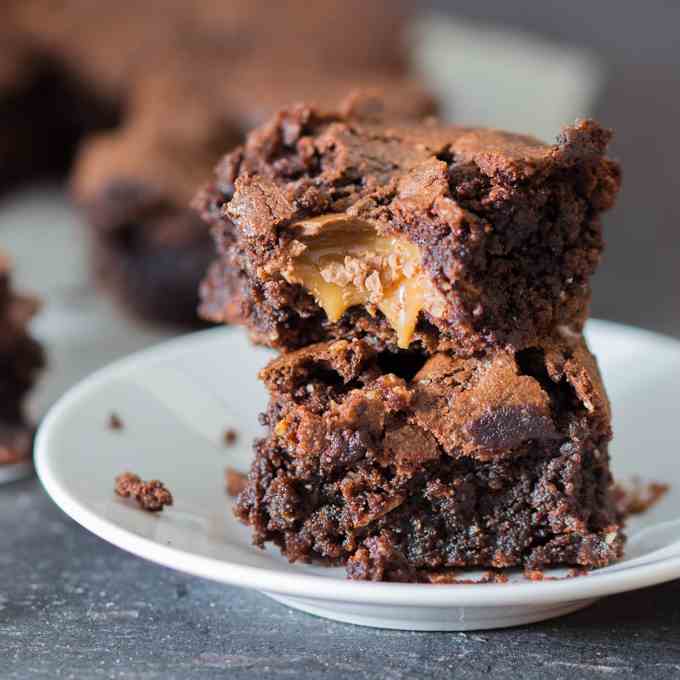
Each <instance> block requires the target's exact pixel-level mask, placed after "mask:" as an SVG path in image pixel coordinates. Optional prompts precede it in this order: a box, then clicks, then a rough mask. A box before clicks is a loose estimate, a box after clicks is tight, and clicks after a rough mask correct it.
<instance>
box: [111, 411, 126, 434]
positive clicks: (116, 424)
mask: <svg viewBox="0 0 680 680" xmlns="http://www.w3.org/2000/svg"><path fill="white" fill-rule="evenodd" d="M124 427H125V424H124V423H123V421H122V420H121V418H120V416H119V415H118V414H117V413H115V412H113V411H112V412H111V415H109V430H122V429H123V428H124Z"/></svg>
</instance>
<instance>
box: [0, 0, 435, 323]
mask: <svg viewBox="0 0 680 680" xmlns="http://www.w3.org/2000/svg"><path fill="white" fill-rule="evenodd" d="M403 9H404V8H403V6H401V4H400V3H392V2H387V1H386V0H380V1H376V2H368V3H367V2H361V1H360V0H347V1H344V2H338V1H336V0H319V1H318V2H314V3H308V2H303V1H302V0H293V1H292V2H287V3H269V2H265V1H264V0H247V1H246V0H229V1H225V2H221V3H215V2H212V0H199V1H198V2H192V3H187V2H185V1H184V0H181V1H180V0H163V1H162V2H161V1H154V2H147V3H138V2H130V1H129V0H127V1H126V0H122V1H120V2H116V3H108V2H107V3H93V2H90V1H89V0H65V1H63V2H59V3H54V2H51V1H50V0H22V1H19V0H10V1H9V2H8V3H7V4H5V5H3V7H2V9H0V24H2V25H3V26H4V28H3V29H2V30H4V31H5V32H6V33H7V35H8V36H11V40H9V39H8V40H3V41H2V45H1V46H0V111H3V112H5V111H6V112H8V115H5V116H3V117H2V119H0V166H2V167H8V168H9V169H10V171H11V172H12V174H13V175H15V177H10V176H9V174H8V176H7V177H2V176H0V182H3V183H4V184H6V183H7V182H8V181H9V180H10V179H22V178H25V177H27V176H30V175H31V174H32V173H37V172H38V171H42V170H43V169H50V170H58V169H63V168H64V167H65V166H67V165H68V163H69V161H70V159H72V158H73V156H74V153H75V161H74V166H73V170H72V190H73V196H74V198H75V201H76V202H77V204H78V205H80V206H81V207H82V208H83V210H84V213H85V215H86V218H87V221H88V222H89V224H90V225H91V241H92V252H93V262H94V268H95V271H96V273H97V275H98V279H99V280H100V281H101V282H102V283H104V284H105V285H106V286H107V287H108V288H110V289H112V290H113V291H115V292H116V293H117V295H118V297H119V298H120V299H121V300H122V301H123V302H125V303H126V305H127V306H128V308H129V309H131V310H132V311H133V312H135V313H137V314H138V315H139V316H141V317H142V318H145V319H151V320H158V321H167V322H172V323H179V324H192V323H195V322H196V315H195V307H196V304H197V293H196V290H197V287H198V282H199V280H200V277H201V274H202V273H203V272H204V270H205V269H206V267H207V265H208V263H209V261H210V259H211V247H210V243H209V237H208V235H207V233H206V229H205V227H204V226H203V224H202V222H201V221H200V220H199V219H198V217H197V216H196V215H195V214H194V213H193V212H192V211H191V210H190V209H189V208H188V203H189V201H190V198H191V195H192V193H193V191H194V189H195V187H196V186H197V185H199V184H201V183H204V182H205V181H207V180H208V178H209V176H210V173H211V170H212V166H213V165H214V163H215V162H216V161H217V160H218V159H219V157H220V155H221V154H222V153H223V152H224V151H225V150H226V149H229V148H232V147H234V146H235V145H236V144H238V143H239V142H240V141H241V139H242V137H243V135H244V133H245V131H246V130H248V129H250V128H251V127H252V126H254V125H257V124H259V123H261V122H262V121H263V120H264V119H266V117H267V116H269V115H271V113H272V112H273V111H275V110H276V109H278V108H279V107H281V106H282V105H284V104H285V103H287V102H289V101H295V100H299V99H304V100H308V101H314V102H317V103H318V104H319V105H320V106H322V107H332V106H336V105H337V103H338V101H339V100H340V99H341V98H342V97H343V96H344V95H346V93H347V92H348V91H350V90H353V89H356V88H362V87H363V88H369V89H373V90H376V89H378V90H381V91H383V92H385V93H386V96H387V98H388V100H389V101H390V102H391V103H392V105H393V106H394V108H395V110H396V111H397V112H399V113H404V114H406V115H416V116H421V115H425V114H429V113H431V112H432V111H433V110H434V108H435V105H434V101H433V99H432V97H431V96H430V95H429V94H428V93H427V92H425V91H424V90H423V89H422V88H421V87H420V86H419V85H417V84H416V83H415V82H414V81H413V80H412V79H411V77H410V73H409V59H408V48H407V45H406V28H407V26H408V21H407V19H408V17H407V14H406V13H405V12H404V11H403ZM10 113H11V115H9V114H10ZM93 132H96V133H97V134H92V133H93ZM43 138H44V139H43ZM43 166H45V167H43Z"/></svg>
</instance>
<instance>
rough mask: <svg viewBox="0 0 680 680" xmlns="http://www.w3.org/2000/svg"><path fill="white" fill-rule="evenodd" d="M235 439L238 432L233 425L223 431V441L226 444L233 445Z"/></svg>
mask: <svg viewBox="0 0 680 680" xmlns="http://www.w3.org/2000/svg"><path fill="white" fill-rule="evenodd" d="M237 439H238V432H237V431H236V430H235V429H234V428H233V427H230V428H229V429H227V430H225V431H224V443H225V444H226V445H227V446H233V445H234V444H235V443H236V440H237Z"/></svg>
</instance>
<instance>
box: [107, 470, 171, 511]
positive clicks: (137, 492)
mask: <svg viewBox="0 0 680 680" xmlns="http://www.w3.org/2000/svg"><path fill="white" fill-rule="evenodd" d="M115 491H116V493H117V494H118V495H119V496H122V497H123V498H130V497H132V498H134V499H135V500H136V501H137V503H139V506H140V507H141V508H142V509H143V510H148V511H149V512H160V511H161V510H162V509H163V508H164V507H165V506H166V505H172V504H173V498H172V494H171V493H170V491H169V489H166V488H165V485H164V484H163V482H161V481H159V480H157V479H152V480H151V481H149V482H145V481H143V480H142V479H141V478H140V477H139V476H138V475H136V474H134V473H132V472H124V473H123V474H121V475H118V477H116V486H115Z"/></svg>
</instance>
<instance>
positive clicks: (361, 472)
mask: <svg viewBox="0 0 680 680" xmlns="http://www.w3.org/2000/svg"><path fill="white" fill-rule="evenodd" d="M261 377H262V379H263V380H264V382H265V384H266V385H267V387H268V389H269V391H270V393H271V401H270V405H269V408H268V411H267V413H266V414H265V415H264V416H263V421H264V423H265V424H266V425H267V426H268V428H269V433H268V436H267V437H266V438H265V439H262V440H261V441H259V442H257V444H256V447H255V460H254V462H253V465H252V468H251V471H250V475H249V479H248V485H247V487H246V488H245V490H244V491H243V492H242V493H241V494H240V496H239V497H238V500H237V503H236V507H235V513H236V515H237V517H239V518H240V519H241V520H242V521H244V522H245V523H247V524H249V525H250V526H251V528H252V531H253V540H254V543H255V544H256V545H259V546H262V545H263V544H264V543H265V542H267V541H271V542H273V543H275V544H276V545H278V546H279V547H280V548H281V550H282V552H283V553H284V554H285V555H286V557H287V558H288V559H289V560H290V561H298V560H303V561H309V560H322V561H325V562H327V563H330V564H345V565H346V568H347V574H348V576H349V577H350V578H354V579H371V580H386V581H438V580H441V575H442V574H443V573H446V572H447V571H449V570H451V569H455V568H459V567H487V568H488V567H490V568H505V567H523V568H525V569H537V568H541V567H546V566H551V565H571V566H580V567H599V566H604V565H606V564H608V563H610V562H611V561H613V560H615V559H617V558H618V557H620V556H621V554H622V550H623V543H624V537H623V534H622V531H621V517H620V515H619V513H618V511H617V508H616V504H615V500H614V495H613V492H612V478H611V475H610V471H609V458H608V453H607V445H608V442H609V440H610V439H611V429H610V413H609V404H608V401H607V397H606V394H605V392H604V388H603V386H602V382H601V380H600V377H599V373H598V370H597V366H596V364H595V360H594V358H593V357H592V355H590V353H589V351H588V349H587V347H586V345H585V343H584V342H583V340H581V339H580V338H571V339H567V338H562V337H560V338H556V339H554V340H550V341H548V342H546V343H544V344H543V345H542V346H540V347H535V348H533V349H529V350H523V351H521V352H517V353H512V352H501V353H498V354H496V355H494V356H493V357H491V358H482V359H455V358H452V357H450V356H448V355H446V354H436V355H434V356H432V357H430V358H425V357H422V356H420V355H417V354H412V353H408V352H400V353H397V354H395V353H391V352H387V351H380V350H379V349H378V348H375V347H373V346H371V345H370V344H368V343H367V342H366V341H357V340H355V341H352V342H350V341H337V342H333V343H324V344H319V345H314V346H311V347H308V348H306V349H304V350H300V351H298V352H294V353H292V354H288V355H283V356H282V357H280V358H278V359H276V360H275V361H273V362H272V363H270V364H269V365H268V366H267V367H266V368H265V369H264V371H263V372H262V374H261Z"/></svg>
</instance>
